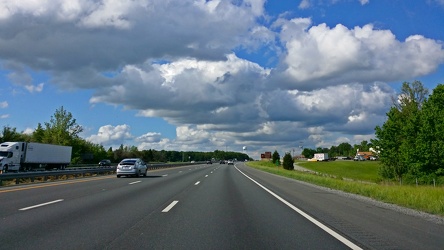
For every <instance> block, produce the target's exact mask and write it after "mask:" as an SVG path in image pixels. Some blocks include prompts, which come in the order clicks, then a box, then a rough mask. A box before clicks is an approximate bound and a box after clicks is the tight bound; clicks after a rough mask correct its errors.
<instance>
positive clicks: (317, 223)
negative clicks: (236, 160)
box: [235, 166, 362, 250]
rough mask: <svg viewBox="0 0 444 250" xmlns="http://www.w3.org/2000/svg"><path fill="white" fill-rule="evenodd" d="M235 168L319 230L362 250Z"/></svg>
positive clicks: (357, 249)
mask: <svg viewBox="0 0 444 250" xmlns="http://www.w3.org/2000/svg"><path fill="white" fill-rule="evenodd" d="M235 168H236V169H237V171H239V172H240V173H241V174H243V175H244V176H245V177H247V178H248V179H250V180H251V181H252V182H254V183H255V184H256V185H258V186H259V187H261V188H262V189H264V190H265V191H267V192H268V193H269V194H271V195H273V196H274V197H275V198H276V199H278V200H279V201H281V202H282V203H284V204H285V205H287V206H288V207H290V208H291V209H293V210H294V211H296V212H297V213H299V214H300V215H302V216H303V217H304V218H306V219H307V220H309V221H310V222H311V223H313V224H315V225H316V226H318V227H319V228H321V229H322V230H324V231H325V232H327V233H328V234H330V235H331V236H333V237H334V238H336V239H337V240H339V241H340V242H342V243H344V245H346V246H348V247H350V248H351V249H355V250H362V248H360V247H359V246H357V245H355V244H354V243H353V242H351V241H349V240H348V239H346V238H344V237H343V236H342V235H340V234H338V233H336V232H335V231H333V230H332V229H330V228H329V227H327V226H326V225H324V224H322V223H321V222H319V221H317V220H316V219H315V218H313V217H311V216H310V215H308V214H306V213H305V212H304V211H302V210H300V209H299V208H297V207H296V206H294V205H293V204H291V203H290V202H288V201H286V200H284V199H283V198H281V197H280V196H279V195H277V194H275V193H273V192H272V191H271V190H269V189H268V188H266V187H264V186H262V184H260V183H259V182H257V181H255V180H254V179H253V178H251V177H250V176H248V175H246V174H245V173H244V172H242V171H241V170H240V169H239V168H237V167H236V166H235Z"/></svg>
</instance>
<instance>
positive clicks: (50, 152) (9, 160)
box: [0, 142, 72, 172]
mask: <svg viewBox="0 0 444 250" xmlns="http://www.w3.org/2000/svg"><path fill="white" fill-rule="evenodd" d="M71 153H72V147H70V146H60V145H52V144H43V143H35V142H3V143H1V144H0V172H8V171H9V172H10V171H25V170H33V169H45V170H49V169H54V168H56V169H64V168H65V167H66V166H67V165H69V163H70V162H71Z"/></svg>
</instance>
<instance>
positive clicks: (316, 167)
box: [296, 161, 381, 183]
mask: <svg viewBox="0 0 444 250" xmlns="http://www.w3.org/2000/svg"><path fill="white" fill-rule="evenodd" d="M296 164H298V165H299V166H301V167H303V168H307V169H310V170H313V171H316V172H320V173H325V174H329V175H335V176H337V177H343V178H348V179H353V180H361V181H369V182H375V183H376V182H378V181H379V180H380V179H381V178H380V177H379V176H378V168H379V162H378V161H329V162H310V161H303V162H302V161H299V162H296Z"/></svg>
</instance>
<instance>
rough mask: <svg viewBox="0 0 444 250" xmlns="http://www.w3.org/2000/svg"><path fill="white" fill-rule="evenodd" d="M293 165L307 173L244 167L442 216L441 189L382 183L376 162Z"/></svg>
mask: <svg viewBox="0 0 444 250" xmlns="http://www.w3.org/2000/svg"><path fill="white" fill-rule="evenodd" d="M296 164H298V165H299V166H301V167H303V168H305V169H307V170H310V172H309V171H307V172H303V171H291V170H285V169H283V168H282V166H279V167H277V166H276V165H274V164H272V163H271V162H263V161H253V162H248V163H247V165H248V166H250V167H253V168H256V169H259V170H262V171H265V172H269V173H273V174H277V175H281V176H285V177H289V178H293V179H296V180H300V181H304V182H308V183H312V184H316V185H319V186H323V187H327V188H332V189H336V190H342V191H344V192H348V193H353V194H358V195H362V196H366V197H370V198H372V199H375V200H379V201H382V202H386V203H391V204H396V205H400V206H403V207H408V208H412V209H415V210H418V211H423V212H426V213H430V214H435V215H440V216H444V198H443V197H444V187H442V186H440V187H433V186H408V185H399V184H398V183H393V182H382V181H381V179H380V177H379V176H378V167H379V165H378V164H379V163H378V162H370V161H367V162H365V161H364V162H353V161H332V162H305V161H304V162H296Z"/></svg>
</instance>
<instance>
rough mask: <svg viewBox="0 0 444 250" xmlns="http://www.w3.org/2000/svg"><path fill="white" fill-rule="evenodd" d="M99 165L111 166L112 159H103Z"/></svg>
mask: <svg viewBox="0 0 444 250" xmlns="http://www.w3.org/2000/svg"><path fill="white" fill-rule="evenodd" d="M99 166H100V167H110V166H111V161H110V160H101V161H100V162H99Z"/></svg>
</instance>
